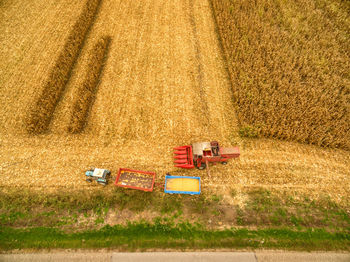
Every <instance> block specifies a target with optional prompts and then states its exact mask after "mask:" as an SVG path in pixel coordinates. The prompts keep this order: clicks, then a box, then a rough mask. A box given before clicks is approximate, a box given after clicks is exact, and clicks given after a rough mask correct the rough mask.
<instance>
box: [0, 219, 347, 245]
mask: <svg viewBox="0 0 350 262" xmlns="http://www.w3.org/2000/svg"><path fill="white" fill-rule="evenodd" d="M349 247H350V234H349V232H345V231H344V232H335V233H331V232H327V231H325V230H323V229H318V230H312V229H307V230H304V231H295V230H292V229H288V228H286V229H283V228H282V229H281V228H279V229H273V228H272V229H258V230H248V229H234V228H232V229H225V230H207V229H205V228H204V227H203V226H202V225H200V224H190V223H188V222H181V223H178V224H174V223H173V222H171V221H168V220H166V219H162V218H157V219H155V221H154V222H153V223H149V222H144V221H141V222H135V223H129V224H128V225H126V226H122V225H116V226H113V227H112V226H109V225H107V226H105V227H103V228H101V229H99V230H90V231H85V232H75V233H65V232H63V231H61V230H59V229H55V228H45V227H38V228H28V229H14V228H8V227H4V228H1V229H0V249H1V250H11V249H29V248H30V249H33V248H34V249H40V248H73V249H74V248H117V249H120V250H135V249H141V250H142V249H150V248H174V249H184V248H190V249H204V248H205V249H207V248H215V249H217V248H252V249H255V248H271V249H289V250H349Z"/></svg>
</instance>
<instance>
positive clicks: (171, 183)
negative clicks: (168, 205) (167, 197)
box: [164, 175, 201, 195]
mask: <svg viewBox="0 0 350 262" xmlns="http://www.w3.org/2000/svg"><path fill="white" fill-rule="evenodd" d="M164 192H165V193H169V194H189V195H199V194H200V193H201V179H200V177H191V176H171V175H166V176H165V185H164Z"/></svg>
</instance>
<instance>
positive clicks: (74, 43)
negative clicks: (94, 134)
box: [27, 0, 101, 134]
mask: <svg viewBox="0 0 350 262" xmlns="http://www.w3.org/2000/svg"><path fill="white" fill-rule="evenodd" d="M100 4H101V1H100V0H93V1H88V2H86V6H85V7H84V9H83V11H82V13H81V15H80V16H79V17H78V19H77V21H76V23H75V24H74V26H73V28H72V29H71V32H70V34H69V37H68V39H67V41H66V42H65V45H64V47H63V50H62V51H61V53H60V55H59V57H58V59H57V61H56V64H55V66H54V67H53V68H52V71H51V72H50V75H49V78H48V80H47V83H46V84H45V86H44V88H43V91H42V93H41V95H40V96H39V98H38V99H37V101H36V102H35V103H34V106H33V107H32V109H30V114H29V116H28V120H27V129H28V131H29V132H30V133H35V134H38V133H43V132H45V131H47V130H48V128H49V125H50V122H51V120H52V118H53V114H54V111H55V108H56V107H57V104H58V102H59V101H60V99H61V96H62V94H63V92H64V90H65V87H66V84H67V82H68V81H69V78H70V75H71V72H72V70H73V66H74V65H75V63H76V61H77V59H78V56H79V53H80V50H81V48H82V47H83V45H84V40H85V38H86V34H87V33H88V31H89V29H90V27H91V26H92V24H93V22H94V20H95V17H96V15H97V11H98V9H99V5H100Z"/></svg>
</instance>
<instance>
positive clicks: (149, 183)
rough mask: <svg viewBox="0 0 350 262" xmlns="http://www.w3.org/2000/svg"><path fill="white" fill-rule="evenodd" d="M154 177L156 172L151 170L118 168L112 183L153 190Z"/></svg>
mask: <svg viewBox="0 0 350 262" xmlns="http://www.w3.org/2000/svg"><path fill="white" fill-rule="evenodd" d="M155 178H156V173H153V172H146V171H140V170H132V169H127V168H120V169H119V172H118V176H117V178H116V180H115V182H114V184H115V185H116V186H120V187H127V188H132V189H138V190H143V191H149V192H151V191H153V186H154V180H155Z"/></svg>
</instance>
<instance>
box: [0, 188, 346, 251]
mask: <svg viewBox="0 0 350 262" xmlns="http://www.w3.org/2000/svg"><path fill="white" fill-rule="evenodd" d="M245 194H246V199H247V201H246V202H245V205H243V206H241V207H239V206H237V205H229V204H227V203H225V201H223V196H221V195H217V194H211V195H204V194H202V195H198V196H187V195H169V194H163V193H162V192H157V191H155V192H153V193H147V192H142V191H136V190H125V189H119V188H118V189H112V188H105V190H104V191H99V192H80V191H78V192H76V193H75V194H71V193H64V192H61V193H58V194H55V195H54V194H52V195H50V194H42V195H40V194H39V193H33V192H25V191H24V192H18V191H16V192H15V191H14V192H8V193H4V192H0V248H1V249H4V250H9V249H14V248H66V247H67V248H68V247H69V248H99V247H107V248H118V249H122V250H133V249H136V248H138V249H147V248H168V247H169V248H175V249H184V248H195V249H201V248H279V249H280V248H281V249H292V250H293V249H300V250H337V249H339V250H348V246H350V245H349V244H350V243H349V236H350V216H349V214H350V213H349V208H348V207H349V204H348V202H346V201H345V202H344V203H342V204H341V205H340V204H336V203H335V202H333V201H332V200H331V199H330V198H329V197H327V196H324V197H321V198H319V199H317V200H311V199H310V198H308V197H307V196H302V195H299V196H297V197H295V196H292V195H287V194H286V195H281V194H276V193H273V192H270V191H267V190H263V189H259V190H254V191H247V192H245ZM230 197H232V198H235V197H238V193H237V192H236V191H235V190H232V191H231V192H230ZM124 209H128V211H127V214H129V215H130V212H131V214H132V215H131V217H134V216H136V215H137V214H138V213H139V212H142V211H145V210H150V211H152V212H153V214H154V212H155V214H156V215H158V216H159V217H158V218H157V219H156V220H154V221H153V222H150V221H151V220H152V219H151V217H150V218H149V219H148V221H138V222H129V223H128V224H127V225H116V226H113V227H112V226H109V225H106V223H107V221H108V220H107V218H108V216H107V215H108V213H111V212H112V213H113V212H116V213H117V214H118V213H119V214H123V213H122V212H123V210H124ZM129 217H130V216H129ZM184 221H191V222H184ZM196 221H197V222H196ZM199 223H200V224H199ZM202 225H206V226H207V225H208V227H206V228H205V227H204V226H202ZM222 225H226V226H227V228H230V227H236V226H240V227H245V228H246V229H239V230H238V229H227V230H218V226H222ZM249 228H257V230H249ZM83 239H84V241H83Z"/></svg>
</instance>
